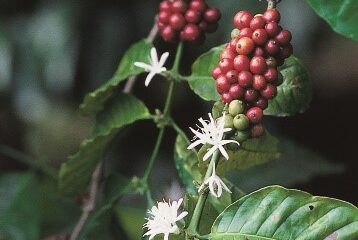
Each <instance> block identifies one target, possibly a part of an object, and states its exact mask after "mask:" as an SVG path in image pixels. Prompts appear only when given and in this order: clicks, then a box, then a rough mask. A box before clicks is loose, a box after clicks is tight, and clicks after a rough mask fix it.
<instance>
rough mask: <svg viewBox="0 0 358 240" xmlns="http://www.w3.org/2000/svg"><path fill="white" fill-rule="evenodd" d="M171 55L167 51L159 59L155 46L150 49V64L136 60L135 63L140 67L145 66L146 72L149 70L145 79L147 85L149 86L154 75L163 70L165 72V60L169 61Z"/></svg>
mask: <svg viewBox="0 0 358 240" xmlns="http://www.w3.org/2000/svg"><path fill="white" fill-rule="evenodd" d="M168 57H169V53H168V52H165V53H163V55H162V56H161V57H160V60H158V53H157V50H156V49H155V48H154V47H153V48H152V49H151V50H150V59H149V62H150V64H147V63H144V62H135V63H134V65H135V66H137V67H140V68H143V69H144V70H145V71H146V72H149V73H148V75H147V78H146V79H145V86H146V87H148V85H149V83H150V81H151V80H152V79H153V77H154V76H155V75H156V74H159V73H161V72H165V71H166V70H167V69H166V68H165V67H163V66H164V64H165V62H166V61H167V59H168Z"/></svg>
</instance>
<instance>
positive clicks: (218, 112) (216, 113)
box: [211, 101, 225, 119]
mask: <svg viewBox="0 0 358 240" xmlns="http://www.w3.org/2000/svg"><path fill="white" fill-rule="evenodd" d="M224 107H225V104H224V103H223V102H222V101H217V102H215V103H214V106H213V109H212V110H211V112H212V114H213V118H214V119H217V118H219V117H221V116H222V115H223V110H224Z"/></svg>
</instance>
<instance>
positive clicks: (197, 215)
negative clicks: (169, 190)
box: [187, 150, 220, 236]
mask: <svg viewBox="0 0 358 240" xmlns="http://www.w3.org/2000/svg"><path fill="white" fill-rule="evenodd" d="M219 157H220V154H219V151H218V150H216V151H215V153H214V154H213V156H212V157H211V160H210V164H209V166H208V169H207V171H206V174H205V178H204V179H207V178H209V177H210V176H211V174H212V173H213V165H214V164H217V162H218V161H219V159H220V158H219ZM208 195H209V192H204V193H203V194H201V195H200V196H199V199H198V202H197V203H196V206H195V209H194V213H193V216H192V218H191V220H190V223H189V227H188V229H187V233H188V234H189V235H191V236H198V235H200V234H199V232H198V231H199V224H200V219H201V215H202V212H203V209H204V206H205V202H206V199H207V198H208Z"/></svg>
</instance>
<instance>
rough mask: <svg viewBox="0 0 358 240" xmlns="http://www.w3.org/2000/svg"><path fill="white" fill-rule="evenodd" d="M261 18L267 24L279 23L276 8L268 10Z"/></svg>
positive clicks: (279, 16)
mask: <svg viewBox="0 0 358 240" xmlns="http://www.w3.org/2000/svg"><path fill="white" fill-rule="evenodd" d="M263 18H264V19H265V20H266V22H267V23H269V22H276V23H278V22H280V19H281V14H280V12H279V11H278V10H277V9H276V8H271V9H268V10H267V11H266V12H265V13H264V16H263Z"/></svg>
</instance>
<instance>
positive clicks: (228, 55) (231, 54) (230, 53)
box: [220, 48, 236, 60]
mask: <svg viewBox="0 0 358 240" xmlns="http://www.w3.org/2000/svg"><path fill="white" fill-rule="evenodd" d="M235 57H236V53H235V52H234V51H232V50H231V49H230V48H226V49H224V51H222V53H221V54H220V59H224V58H227V59H231V60H234V58H235Z"/></svg>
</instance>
